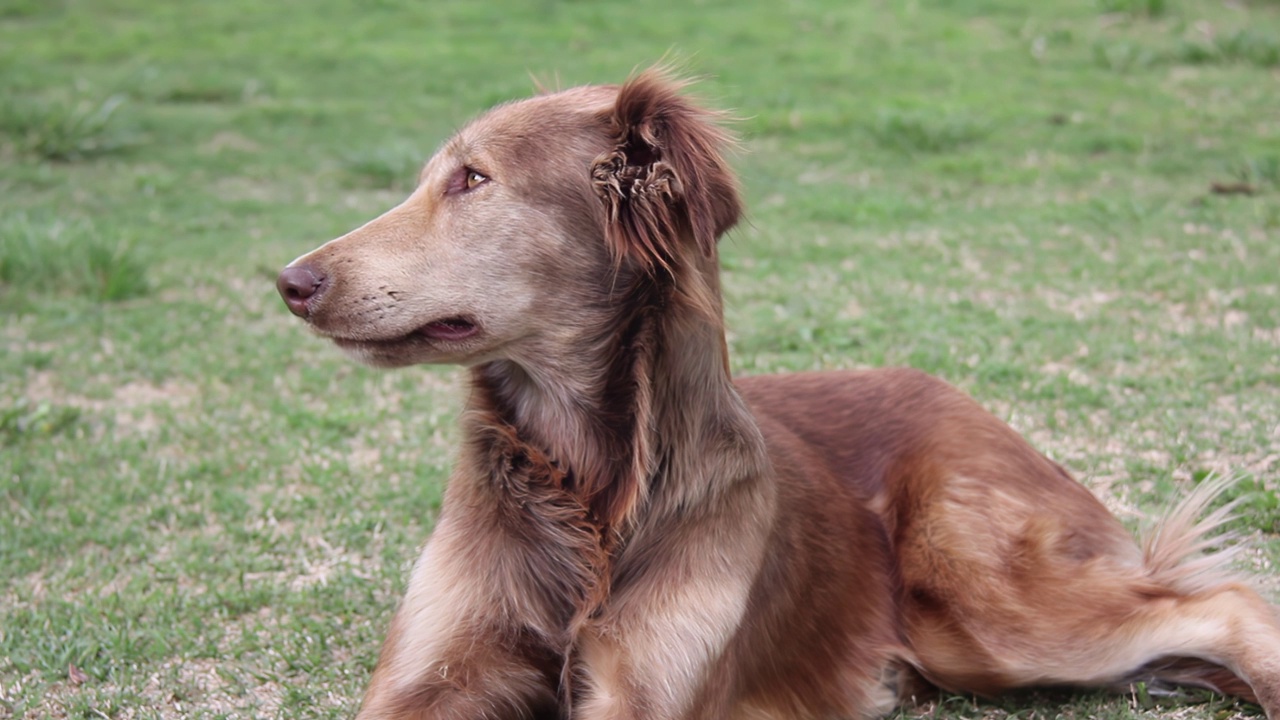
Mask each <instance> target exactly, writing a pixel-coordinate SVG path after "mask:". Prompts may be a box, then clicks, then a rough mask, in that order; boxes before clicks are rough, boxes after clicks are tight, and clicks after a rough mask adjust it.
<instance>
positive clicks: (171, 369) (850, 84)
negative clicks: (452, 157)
mask: <svg viewBox="0 0 1280 720" xmlns="http://www.w3.org/2000/svg"><path fill="white" fill-rule="evenodd" d="M1276 38H1280V6H1277V5H1276V4H1275V3H1267V2H1253V3H1221V2H1217V1H1216V0H1212V1H1210V0H1177V1H1175V0H1166V1H1163V2H1150V1H1140V2H1139V1H1133V2H1130V1H1120V0H1107V1H1106V2H1098V3H1096V4H1094V3H1079V2H1065V1H1062V2H1044V3H1035V4H1028V3H1021V2H1013V1H1012V0H964V1H962V2H951V3H927V2H926V3H844V2H834V1H833V0H801V1H800V2H793V3H785V4H772V5H760V6H750V5H744V4H742V3H729V2H722V1H720V0H710V1H709V2H705V3H700V4H689V3H676V2H663V3H661V4H660V7H646V8H644V9H643V10H641V9H637V8H636V7H635V6H634V5H629V4H622V3H558V2H543V3H528V4H520V3H505V2H499V3H496V4H495V3H453V2H442V3H420V2H409V1H407V0H380V1H379V2H376V3H355V2H351V1H350V0H319V1H318V2H315V3H311V4H309V5H308V6H307V8H306V10H305V11H301V10H299V8H297V7H295V6H293V5H290V4H263V3H249V2H246V1H245V0H229V1H228V2H222V3H204V4H199V5H190V4H187V5H181V6H180V5H178V4H174V3H150V2H142V1H141V0H105V1H104V2H94V3H89V2H84V1H83V0H58V1H56V2H30V1H25V0H24V1H22V2H13V3H8V4H5V5H4V7H3V8H0V198H3V200H0V310H2V311H3V312H0V717H6V716H12V717H23V718H44V717H74V718H96V717H104V716H105V717H119V718H151V717H208V718H217V717H276V716H285V715H287V716H290V717H309V718H327V717H345V716H349V715H350V714H351V711H352V709H353V708H354V704H355V703H356V702H357V700H358V697H359V693H360V690H361V688H362V687H363V685H364V683H365V682H366V681H367V679H368V674H369V672H370V670H371V667H372V664H373V662H374V660H375V657H376V652H377V647H378V642H379V640H380V638H381V635H382V633H383V631H384V629H385V627H386V623H387V620H388V618H389V616H390V613H391V612H392V610H393V608H394V605H395V602H396V599H397V597H398V596H399V593H400V592H401V591H402V589H403V584H404V580H405V573H406V569H407V567H408V565H409V563H410V562H411V561H412V559H413V558H414V556H415V551H416V548H417V547H418V546H419V545H420V543H421V542H422V540H423V538H425V537H426V535H427V533H428V532H429V530H430V528H431V526H432V523H433V521H434V518H435V517H436V514H437V513H438V511H439V502H440V493H441V487H442V484H443V482H444V479H445V477H446V473H447V468H448V466H449V462H450V458H451V454H452V449H451V448H452V447H453V445H454V442H455V440H456V433H455V430H454V429H453V423H454V419H455V413H456V409H457V407H458V405H459V403H460V397H459V393H458V392H457V391H456V389H455V387H454V386H455V381H456V379H457V377H458V376H457V371H456V370H453V369H450V368H415V369H411V370H405V371H399V372H392V373H385V372H377V371H373V370H369V369H366V368H360V367H355V366H352V365H351V364H350V363H349V362H347V361H346V360H345V359H343V358H342V357H340V356H339V355H338V353H337V352H335V351H334V350H333V349H332V348H330V347H328V346H326V345H325V344H324V343H322V342H320V341H319V340H318V339H315V338H313V337H310V336H309V335H308V334H307V333H306V332H305V331H304V330H303V329H302V328H301V327H300V326H299V324H298V323H297V322H296V319H294V318H292V317H291V316H290V315H289V314H288V313H287V312H286V311H285V310H284V308H283V306H282V304H281V303H280V301H279V299H278V297H276V296H275V293H274V288H273V281H274V276H275V273H276V271H277V270H278V269H279V268H280V267H281V266H283V265H284V264H285V263H286V262H288V261H289V260H290V259H292V258H293V257H295V256H297V255H298V254H300V253H302V252H304V251H306V250H308V249H310V248H312V247H314V246H315V245H317V244H318V243H319V242H321V241H323V240H325V239H328V238H331V237H334V236H336V235H338V234H340V233H342V232H345V231H346V230H348V229H350V228H352V227H354V226H356V225H358V224H359V223H361V222H363V221H365V220H367V219H369V218H370V217H372V216H374V215H375V214H376V213H378V212H381V211H382V210H385V209H386V208H388V207H390V206H391V205H393V204H395V203H396V202H398V201H399V199H400V198H401V197H402V196H403V194H404V193H405V192H406V191H407V189H408V188H409V187H410V186H411V184H412V182H413V175H414V172H415V170H416V166H417V163H418V162H419V161H420V159H421V158H419V157H417V154H418V153H427V152H429V151H430V149H431V148H433V147H435V146H436V145H437V144H438V143H439V142H441V141H442V140H443V139H444V138H445V137H447V136H448V134H449V133H450V132H451V131H452V130H453V129H454V128H456V127H457V126H458V125H459V124H461V123H462V122H464V121H465V120H466V119H467V118H468V117H469V116H471V115H473V114H474V113H476V112H477V111H479V110H481V109H483V108H485V107H487V106H489V105H491V104H493V103H495V102H499V101H503V100H506V99H510V98H514V97H520V96H523V95H526V94H528V93H529V92H530V90H531V86H532V83H531V82H530V80H529V74H530V73H533V74H535V75H538V76H539V77H543V78H556V77H558V78H559V82H560V83H561V84H563V85H570V84H577V83H583V82H600V81H603V82H614V81H617V80H619V79H620V78H623V77H625V76H626V75H627V73H629V72H630V71H631V70H632V69H633V68H635V67H636V66H639V65H644V64H646V63H649V62H651V61H653V60H655V59H657V58H660V57H662V56H663V55H664V54H666V53H667V52H668V51H670V50H675V51H676V52H677V53H679V54H680V55H681V56H683V57H686V58H688V63H689V66H690V68H691V70H692V71H694V72H696V73H699V74H703V75H705V76H706V79H705V80H704V81H703V82H702V83H700V84H699V86H698V88H697V90H698V92H700V93H701V94H702V95H703V96H705V97H707V98H708V99H709V100H711V101H712V102H714V104H716V105H718V106H720V107H728V108H733V109H735V111H736V112H737V113H738V115H739V116H740V117H742V118H743V119H742V120H741V121H740V122H739V123H737V126H736V128H737V130H738V131H739V132H740V133H741V134H742V135H743V136H744V151H743V152H742V153H741V155H740V156H739V157H738V158H736V164H737V167H738V168H739V170H740V172H741V174H742V178H743V183H744V186H745V191H746V193H747V196H748V202H749V204H750V208H751V212H750V218H749V222H748V223H746V224H745V225H744V226H743V227H742V228H740V229H739V230H737V231H736V232H735V233H733V234H732V235H731V236H730V237H729V238H728V239H726V240H725V241H723V244H722V248H723V256H724V265H725V288H726V293H727V296H728V308H729V309H728V321H729V325H730V327H731V337H730V343H731V349H732V352H733V357H734V363H735V368H736V370H738V371H739V372H744V373H756V372H773V371H784V370H797V369H805V368H820V367H860V366H878V365H896V364H905V365H914V366H916V367H919V368H922V369H924V370H927V371H929V372H933V373H936V374H939V375H941V376H942V377H944V378H946V379H948V380H949V381H951V382H953V383H955V384H957V385H959V386H961V387H962V388H964V389H965V390H967V391H969V392H970V393H972V394H974V395H975V396H976V397H977V398H978V399H979V400H980V401H981V402H982V403H983V404H985V405H986V406H987V407H989V408H991V409H992V410H993V411H994V412H996V413H997V414H998V415H1000V416H1001V417H1003V418H1005V419H1007V420H1008V421H1009V422H1010V423H1012V424H1013V425H1014V426H1015V427H1016V428H1017V429H1018V430H1020V431H1021V432H1023V433H1025V434H1026V435H1027V436H1028V437H1029V438H1031V440H1032V441H1033V442H1034V443H1035V444H1036V445H1037V446H1038V447H1040V448H1041V449H1043V450H1044V451H1045V452H1047V453H1049V454H1050V455H1051V456H1053V457H1054V458H1055V459H1057V460H1059V461H1061V462H1063V463H1064V464H1066V465H1067V466H1068V467H1070V468H1071V469H1072V470H1073V471H1074V472H1075V473H1076V474H1077V475H1079V476H1080V477H1082V478H1083V479H1084V480H1085V482H1086V483H1087V484H1088V485H1089V486H1090V487H1091V488H1092V489H1093V490H1094V491H1095V492H1096V493H1097V494H1098V495H1099V496H1100V497H1101V498H1103V499H1104V501H1105V502H1106V503H1107V504H1108V505H1109V506H1110V507H1111V508H1112V509H1113V510H1114V511H1115V512H1117V514H1119V515H1120V517H1121V518H1122V519H1123V520H1124V521H1125V522H1127V523H1129V524H1131V525H1133V526H1134V527H1137V526H1140V525H1141V524H1142V523H1143V522H1144V521H1145V520H1146V519H1147V518H1150V517H1151V516H1153V515H1156V514H1158V513H1159V511H1160V509H1161V508H1162V507H1163V506H1164V505H1165V504H1166V503H1168V502H1170V501H1172V500H1173V499H1175V498H1177V497H1179V496H1180V495H1182V494H1183V493H1185V492H1186V490H1187V489H1188V488H1189V487H1191V486H1192V485H1194V483H1196V482H1197V481H1198V480H1200V479H1202V478H1203V477H1205V476H1206V475H1207V474H1208V473H1210V472H1239V473H1243V474H1245V475H1246V477H1247V480H1246V482H1245V483H1244V484H1242V486H1241V489H1240V492H1242V493H1246V494H1245V495H1244V496H1243V497H1244V500H1243V501H1242V505H1241V508H1242V513H1241V519H1240V521H1239V523H1238V527H1237V528H1236V529H1238V530H1240V531H1241V532H1243V533H1244V534H1245V535H1246V536H1248V541H1249V542H1250V546H1251V548H1253V549H1252V551H1251V552H1250V553H1249V554H1247V555H1246V559H1247V562H1249V563H1250V564H1251V567H1252V569H1254V570H1255V571H1256V573H1257V574H1258V576H1259V578H1260V580H1261V582H1262V584H1263V585H1264V586H1265V587H1266V588H1269V592H1271V593H1272V594H1273V596H1274V593H1275V592H1276V591H1277V589H1280V573H1278V571H1277V570H1276V568H1277V567H1280V528H1277V516H1278V512H1280V511H1278V510H1277V506H1278V504H1280V502H1278V500H1277V489H1278V478H1280V456H1278V455H1277V450H1276V448H1277V447H1278V446H1280V435H1277V427H1280V281H1278V279H1277V278H1278V277H1280V276H1278V275H1277V271H1276V268H1277V267H1280V244H1278V243H1276V242H1275V239H1276V237H1278V236H1280V235H1278V233H1280V187H1278V185H1277V179H1276V178H1277V172H1276V163H1275V156H1276V150H1275V148H1276V146H1277V145H1276V143H1277V141H1278V138H1280V100H1277V95H1276V93H1275V92H1274V85H1275V78H1274V73H1275V61H1274V60H1273V59H1272V55H1273V52H1272V51H1273V49H1274V47H1275V45H1276ZM1220 183H1243V184H1246V185H1248V186H1249V187H1250V190H1251V193H1231V194H1220V193H1216V192H1214V191H1213V187H1214V185H1215V184H1220ZM1166 702H1170V701H1169V700H1166V699H1163V698H1161V697H1158V696H1157V695H1155V694H1153V693H1149V692H1145V691H1142V690H1141V689H1139V688H1135V689H1134V692H1133V693H1132V694H1131V695H1120V696H1116V695H1098V694H1089V693H1085V694H1063V693H1047V694H1046V693H1040V694H1031V695H1026V696H1019V697H1015V698H1009V699H1002V700H999V701H994V702H985V701H984V702H976V701H974V700H972V699H970V698H965V697H952V696H948V697H944V698H940V699H934V700H927V701H923V702H922V703H921V704H919V705H915V706H912V707H909V708H906V709H905V710H904V714H905V716H907V717H920V716H925V717H940V718H941V717H948V718H954V717H965V718H968V717H993V718H1002V717H1008V716H1011V715H1015V714H1017V715H1019V716H1025V717H1057V716H1063V717H1095V718H1109V719H1117V720H1118V719H1120V718H1133V717H1158V716H1162V715H1165V714H1176V715H1177V716H1179V717H1185V718H1191V719H1193V720H1208V719H1209V718H1213V719H1214V720H1220V719H1221V718H1226V717H1234V716H1250V717H1256V716H1257V710H1256V709H1250V708H1247V707H1244V706H1240V705H1237V704H1235V703H1233V702H1230V701H1224V700H1222V699H1215V698H1207V697H1203V696H1194V695H1192V696H1186V697H1182V698H1177V699H1174V700H1172V702H1174V703H1175V704H1174V705H1172V706H1170V705H1166V704H1163V703H1166Z"/></svg>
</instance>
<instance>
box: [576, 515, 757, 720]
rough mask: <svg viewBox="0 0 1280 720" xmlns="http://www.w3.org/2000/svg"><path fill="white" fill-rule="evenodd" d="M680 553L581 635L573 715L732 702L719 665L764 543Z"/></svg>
mask: <svg viewBox="0 0 1280 720" xmlns="http://www.w3.org/2000/svg"><path fill="white" fill-rule="evenodd" d="M712 532H714V531H711V530H709V531H708V534H711V533H712ZM732 536H733V535H732V534H729V535H728V537H732ZM721 537H724V536H721ZM679 542H680V541H679V540H675V542H673V545H676V546H678V543H679ZM677 553H678V554H677V555H676V557H673V558H671V559H670V560H669V561H668V562H665V563H663V564H662V565H663V566H662V567H658V568H651V569H650V571H649V572H648V573H646V575H647V578H646V579H644V580H641V581H640V582H639V583H638V584H637V585H636V586H632V587H629V588H627V589H626V590H625V591H623V594H622V595H621V596H619V597H615V599H614V602H613V603H612V604H611V607H610V609H609V610H608V611H606V612H605V613H604V614H603V615H602V616H601V617H600V618H598V619H597V620H595V621H593V622H592V623H590V624H589V625H588V626H587V627H586V628H584V630H583V632H582V634H581V635H580V636H579V642H578V668H579V671H580V677H581V678H582V680H583V681H584V687H583V688H582V691H583V692H582V693H581V695H580V698H581V699H580V700H579V701H578V703H577V704H575V707H574V708H573V710H574V713H573V714H574V716H575V717H576V718H581V720H675V719H676V718H689V717H703V718H719V717H724V716H725V715H726V713H727V712H728V711H729V710H730V709H731V708H730V707H729V703H730V702H731V698H729V697H727V696H726V695H724V693H727V692H728V691H729V687H728V686H724V687H721V685H722V684H723V683H722V682H720V681H721V680H722V678H721V677H720V671H722V670H724V669H725V668H723V667H720V666H719V664H720V663H722V662H724V658H723V655H724V654H725V652H724V651H725V649H726V647H727V646H728V645H729V643H730V641H731V640H732V638H733V637H734V634H735V633H736V632H737V630H738V628H739V626H740V625H741V624H742V620H743V616H744V613H745V612H746V607H747V600H748V596H749V594H750V590H751V582H752V576H753V574H754V568H755V567H757V566H758V563H759V556H758V553H759V550H758V548H757V547H756V543H755V542H752V541H744V542H740V543H737V544H736V545H730V544H726V545H725V546H722V547H719V548H711V547H699V546H698V544H697V543H691V544H689V545H686V546H685V547H683V548H681V550H679V551H677Z"/></svg>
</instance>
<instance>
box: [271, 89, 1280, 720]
mask: <svg viewBox="0 0 1280 720" xmlns="http://www.w3.org/2000/svg"><path fill="white" fill-rule="evenodd" d="M680 89H681V87H680V84H679V83H676V82H674V81H672V80H670V79H669V78H668V77H667V76H665V75H664V74H663V73H661V72H655V71H650V72H647V73H644V74H641V75H639V76H637V77H635V78H633V79H631V80H629V81H628V82H627V83H626V84H624V85H622V86H621V87H619V86H603V87H582V88H576V89H572V90H567V91H564V92H557V93H554V94H549V95H543V96H540V97H535V98H532V99H529V100H525V101H522V102H517V103H512V104H509V105H503V106H501V107H498V108H495V109H493V110H492V111H490V112H489V113H487V114H485V115H483V116H482V117H481V118H480V119H478V120H476V121H474V122H472V123H471V124H470V125H468V126H467V127H466V128H464V129H463V130H462V131H461V132H459V133H458V134H457V135H456V136H455V137H454V138H453V139H451V140H450V141H449V142H448V143H446V144H445V145H444V147H443V148H442V149H441V150H440V151H439V152H438V153H437V154H436V156H435V157H434V158H432V159H431V161H430V162H429V163H428V164H427V166H426V168H425V169H424V170H423V171H422V176H421V179H420V182H419V185H418V188H417V189H416V190H415V191H414V193H413V194H412V195H411V196H410V197H409V198H408V199H407V200H406V201H405V202H404V203H403V204H402V205H400V206H399V207H396V208H395V209H393V210H391V211H390V212H388V213H386V214H385V215H383V216H381V217H379V218H377V219H375V220H373V221H372V222H370V223H369V224H367V225H365V226H364V227H361V228H360V229H358V230H355V231H353V232H351V233H349V234H347V235H345V236H343V237H341V238H338V239H337V240H334V241H332V242H330V243H328V244H326V245H324V246H322V247H321V248H319V249H317V250H315V251H314V252H312V253H310V254H307V255H304V256H303V257H301V258H299V259H298V260H296V261H294V262H293V263H292V264H291V265H290V266H289V267H288V268H286V269H285V270H284V272H283V273H281V275H280V280H279V288H280V292H281V294H282V295H283V296H284V298H285V302H286V303H287V304H288V306H289V308H290V310H292V311H293V312H294V314H296V315H299V316H301V317H303V318H305V319H306V320H307V322H308V323H309V324H310V325H311V327H312V328H313V329H314V330H315V331H316V332H318V333H320V334H321V335H323V336H325V337H328V338H331V339H332V340H333V341H334V342H336V343H337V344H338V345H339V346H341V347H342V348H344V349H345V350H347V351H348V352H349V353H350V354H352V355H353V356H355V357H356V358H358V359H360V360H362V361H364V362H366V363H370V364H373V365H380V366H386V367H395V366H403V365H411V364H415V363H444V362H447V363H460V364H463V365H467V366H468V367H470V368H471V370H470V377H471V380H470V383H471V391H470V396H469V399H468V402H467V408H466V411H465V413H464V414H463V417H462V432H463V444H462V448H461V450H460V454H459V457H458V460H457V466H456V468H455V469H454V472H453V476H452V478H451V480H450V481H449V486H448V490H447V492H446V495H445V504H444V510H443V513H442V515H441V518H440V521H439V524H438V526H437V527H436V530H435V533H434V535H433V536H432V538H431V540H430V542H429V543H428V544H427V546H426V548H425V550H424V551H423V554H422V557H421V559H420V560H419V561H418V564H417V567H416V569H415V570H414V572H413V576H412V579H411V580H410V583H409V589H408V593H407V595H406V596H405V598H404V601H403V603H402V605H401V607H400V609H399V612H398V613H397V614H396V616H395V620H394V621H393V622H392V624H391V629H390V632H389V633H388V635H387V639H386V643H385V644H384V646H383V648H382V655H381V658H380V660H379V662H378V666H377V669H376V670H375V671H374V674H373V679H372V682H371V683H370V686H369V689H368V692H367V693H366V695H365V698H364V703H363V707H362V709H361V712H360V717H361V718H437V719H440V718H467V719H469V720H475V719H478V718H522V717H531V716H538V717H552V716H555V715H557V714H558V715H561V716H570V715H571V716H572V717H575V718H584V719H600V720H606V719H607V720H622V719H631V718H637V719H638V718H730V717H732V718H758V719H761V720H764V719H766V718H814V719H818V718H833V717H853V716H866V715H874V714H877V713H881V712H884V711H885V710H887V709H888V708H889V707H891V706H892V704H893V702H894V701H895V697H896V695H897V693H898V689H899V686H900V683H901V682H902V681H903V680H904V679H905V678H906V677H907V676H909V675H912V674H914V673H918V674H919V675H921V676H923V677H924V678H925V679H927V680H928V681H930V682H932V683H934V684H936V685H938V686H940V687H943V688H947V689H950V690H955V691H965V692H973V693H981V694H991V693H997V692H1000V691H1002V690H1005V689H1009V688H1016V687H1023V686H1029V685H1109V684H1115V683H1123V682H1125V681H1126V680H1130V679H1134V678H1158V679H1164V680H1171V681H1174V682H1180V683H1191V684H1198V685H1204V686H1208V687H1211V688H1216V689H1218V690H1220V691H1222V692H1227V693H1234V694H1238V695H1241V696H1243V697H1246V698H1249V699H1252V700H1256V701H1257V702H1259V703H1260V704H1261V705H1262V706H1263V708H1264V709H1265V710H1266V712H1267V714H1268V715H1269V716H1270V717H1271V718H1273V719H1275V718H1280V622H1278V621H1277V616H1276V614H1275V612H1274V610H1273V608H1271V607H1270V606H1269V605H1268V604H1267V603H1266V602H1264V601H1263V600H1262V599H1261V598H1260V597H1259V596H1258V595H1256V594H1255V593H1254V592H1252V591H1251V590H1249V589H1247V588H1246V587H1245V586H1244V585H1242V584H1239V583H1236V582H1232V581H1229V580H1226V579H1221V578H1218V577H1217V576H1215V575H1214V574H1213V573H1212V572H1206V570H1207V569H1208V568H1207V566H1208V565H1209V564H1211V563H1206V562H1205V561H1204V559H1202V560H1201V561H1200V562H1198V563H1197V562H1190V563H1187V562H1184V560H1185V559H1186V558H1187V556H1189V555H1192V554H1194V553H1196V552H1197V551H1198V550H1201V549H1202V548H1203V546H1204V535H1205V533H1206V532H1207V531H1209V530H1211V529H1212V528H1213V527H1214V526H1216V525H1219V524H1221V521H1222V520H1223V515H1222V513H1221V512H1220V513H1216V514H1214V515H1211V516H1210V517H1209V518H1208V519H1207V520H1205V521H1203V522H1201V523H1199V524H1197V523H1196V521H1195V517H1196V516H1197V515H1198V514H1200V512H1201V511H1202V510H1204V509H1205V506H1206V505H1207V503H1208V502H1209V501H1210V500H1211V499H1212V496H1213V493H1214V491H1215V489H1220V486H1219V487H1217V488H1215V487H1210V488H1208V489H1207V490H1202V491H1198V492H1197V493H1196V494H1195V495H1194V496H1193V497H1192V498H1191V499H1189V500H1188V501H1187V502H1186V503H1184V504H1183V506H1182V508H1181V510H1179V511H1178V512H1176V513H1174V514H1173V515H1172V516H1171V517H1170V518H1169V519H1168V520H1167V521H1166V522H1165V524H1164V525H1163V526H1162V528H1161V530H1160V531H1159V532H1158V533H1157V534H1155V535H1154V536H1153V540H1152V541H1150V542H1149V543H1148V544H1147V547H1146V549H1145V553H1144V552H1143V551H1142V550H1139V548H1138V546H1137V545H1136V544H1135V543H1134V541H1133V539H1132V538H1131V537H1130V536H1129V534H1128V533H1127V532H1126V531H1125V530H1124V529H1123V528H1122V527H1121V525H1120V524H1119V522H1117V521H1116V520H1115V519H1114V518H1113V517H1112V516H1111V515H1109V514H1108V513H1107V511H1106V510H1105V509H1104V508H1103V506H1102V505H1101V504H1099V503H1098V501H1097V500H1095V499H1094V497H1093V496H1092V495H1091V494H1090V493H1089V492H1088V491H1087V490H1086V489H1085V488H1084V487H1083V486H1081V485H1079V484H1078V483H1076V482H1075V481H1074V480H1072V479H1071V477H1070V476H1068V475H1067V473H1066V472H1065V471H1064V470H1063V469H1062V468H1061V467H1059V466H1058V465H1056V464H1054V463H1053V462H1052V461H1050V460H1048V459H1047V458H1045V457H1044V456H1043V455H1041V454H1039V453H1038V452H1036V451H1035V450H1033V449H1032V448H1031V447H1030V446H1029V445H1028V444H1027V443H1026V442H1025V441H1024V440H1023V439H1022V438H1021V437H1019V436H1018V435H1017V434H1016V433H1014V432H1013V431H1012V430H1011V429H1009V428H1008V427H1007V426H1006V425H1004V424H1003V423H1002V422H1000V421H999V420H997V419H996V418H995V417H993V416H992V415H990V414H988V413H986V412H985V411H984V410H982V408H980V407H979V406H978V405H977V404H976V403H974V402H973V401H972V400H970V399H969V398H968V397H966V396H965V395H963V394H962V393H960V392H959V391H957V390H955V389H953V388H951V387H950V386H948V385H946V384H945V383H943V382H941V381H939V380H936V379H934V378H931V377H929V376H927V375H924V374H922V373H919V372H915V371H911V370H883V371H872V372H829V373H812V374H796V375H787V376H775V377H754V378H746V379H743V380H741V381H738V382H736V383H735V382H734V381H733V380H732V379H731V378H730V376H729V363H728V357H727V348H726V345H725V337H724V328H723V324H722V311H721V295H720V286H719V278H718V270H717V259H716V258H717V250H716V240H717V238H718V237H719V236H720V235H721V234H723V233H724V232H725V231H726V230H728V229H729V228H730V227H731V226H733V224H734V223H735V222H736V221H737V220H738V217H739V214H740V212H741V201H740V200H739V196H738V191H737V187H736V184H735V180H734V176H733V174H732V173H731V171H730V169H729V167H728V166H727V165H726V163H725V161H724V159H723V158H722V156H721V151H722V148H723V146H724V144H725V143H726V140H727V138H726V136H725V134H724V133H723V132H722V131H721V130H719V129H718V128H717V126H716V124H715V119H716V118H715V116H714V115H713V114H712V113H709V112H707V111H706V110H702V109H700V108H698V107H697V106H695V105H694V104H692V103H690V102H689V101H688V100H687V99H685V98H684V97H682V96H681V94H680ZM1208 560H1210V561H1212V560H1213V558H1212V557H1210V558H1208Z"/></svg>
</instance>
